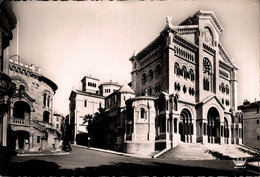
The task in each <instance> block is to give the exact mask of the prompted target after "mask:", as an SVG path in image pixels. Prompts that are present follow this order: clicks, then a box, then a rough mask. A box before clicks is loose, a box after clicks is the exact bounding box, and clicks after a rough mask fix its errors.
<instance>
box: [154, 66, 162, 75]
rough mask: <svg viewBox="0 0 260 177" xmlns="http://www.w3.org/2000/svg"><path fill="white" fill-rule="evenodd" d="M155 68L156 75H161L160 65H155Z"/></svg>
mask: <svg viewBox="0 0 260 177" xmlns="http://www.w3.org/2000/svg"><path fill="white" fill-rule="evenodd" d="M155 70H156V72H157V74H158V76H160V75H161V66H160V65H156V67H155Z"/></svg>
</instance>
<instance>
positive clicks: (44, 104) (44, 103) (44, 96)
mask: <svg viewBox="0 0 260 177" xmlns="http://www.w3.org/2000/svg"><path fill="white" fill-rule="evenodd" d="M46 99H47V93H44V94H43V106H46Z"/></svg>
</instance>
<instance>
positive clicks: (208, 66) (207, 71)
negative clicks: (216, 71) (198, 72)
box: [203, 58, 212, 75]
mask: <svg viewBox="0 0 260 177" xmlns="http://www.w3.org/2000/svg"><path fill="white" fill-rule="evenodd" d="M211 71H212V69H211V63H210V61H209V59H207V58H204V59H203V73H205V74H208V75H210V74H211Z"/></svg>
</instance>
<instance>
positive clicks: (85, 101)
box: [84, 100, 88, 108]
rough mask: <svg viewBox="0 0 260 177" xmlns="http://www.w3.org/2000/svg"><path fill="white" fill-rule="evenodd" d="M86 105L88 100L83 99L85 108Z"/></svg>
mask: <svg viewBox="0 0 260 177" xmlns="http://www.w3.org/2000/svg"><path fill="white" fill-rule="evenodd" d="M87 106H88V101H87V100H84V107H85V108H86V107H87Z"/></svg>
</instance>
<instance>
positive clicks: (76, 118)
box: [69, 76, 104, 143]
mask: <svg viewBox="0 0 260 177" xmlns="http://www.w3.org/2000/svg"><path fill="white" fill-rule="evenodd" d="M81 82H82V90H72V91H71V94H70V97H69V100H70V104H69V119H70V126H71V128H70V131H71V136H72V137H71V138H72V141H73V142H74V143H77V142H76V139H77V135H79V134H86V133H88V132H87V123H85V124H84V118H85V116H87V115H92V116H93V115H94V114H95V113H96V112H98V109H99V108H101V107H104V96H102V95H101V94H99V89H98V86H99V80H98V79H96V78H94V77H90V76H89V77H87V76H85V77H83V79H82V80H81Z"/></svg>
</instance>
